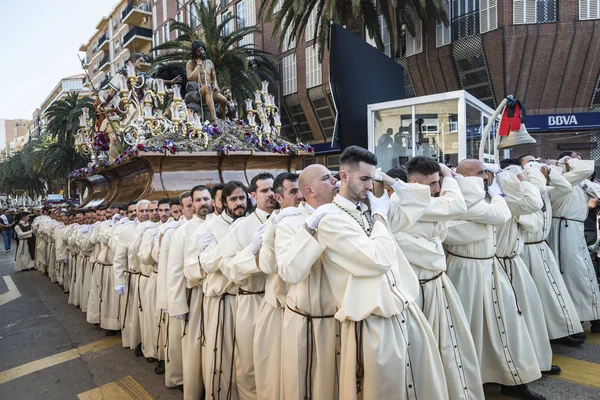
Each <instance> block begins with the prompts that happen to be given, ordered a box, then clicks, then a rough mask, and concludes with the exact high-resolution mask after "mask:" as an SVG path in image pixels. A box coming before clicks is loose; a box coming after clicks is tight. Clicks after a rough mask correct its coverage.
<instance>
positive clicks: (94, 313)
mask: <svg viewBox="0 0 600 400" xmlns="http://www.w3.org/2000/svg"><path fill="white" fill-rule="evenodd" d="M100 225H101V222H96V223H95V224H94V225H93V227H92V230H91V231H90V234H89V235H88V239H87V242H84V246H86V247H87V246H90V247H91V248H92V251H91V254H90V258H89V260H88V264H89V265H90V268H91V271H92V273H91V279H90V287H89V289H88V290H89V295H88V304H87V314H86V321H87V322H89V323H90V324H99V323H100V300H101V293H100V284H101V281H102V265H100V264H98V254H99V253H100V242H99V241H98V232H99V230H100Z"/></svg>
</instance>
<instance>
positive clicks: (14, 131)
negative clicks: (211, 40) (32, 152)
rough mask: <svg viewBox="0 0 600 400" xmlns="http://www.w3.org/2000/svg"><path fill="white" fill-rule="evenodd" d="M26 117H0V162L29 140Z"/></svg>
mask: <svg viewBox="0 0 600 400" xmlns="http://www.w3.org/2000/svg"><path fill="white" fill-rule="evenodd" d="M28 124H29V120H26V119H1V118H0V162H2V161H4V160H6V159H7V158H9V157H11V156H12V155H13V154H14V152H15V151H19V150H21V148H22V147H23V146H24V145H25V143H27V142H28V141H29V131H28V130H27V125H28Z"/></svg>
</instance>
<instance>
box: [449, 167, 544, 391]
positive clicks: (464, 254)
mask: <svg viewBox="0 0 600 400" xmlns="http://www.w3.org/2000/svg"><path fill="white" fill-rule="evenodd" d="M456 172H458V173H459V174H461V175H463V177H461V178H460V179H458V180H457V181H458V185H459V186H460V189H461V192H462V194H463V198H464V199H465V204H466V206H467V212H466V213H464V214H462V215H459V216H456V217H455V220H454V221H451V222H449V223H448V233H447V235H446V239H445V240H444V246H445V248H446V251H447V253H448V258H447V260H446V263H447V265H448V268H447V274H448V277H449V278H450V280H451V281H452V283H453V284H454V287H455V288H456V291H457V292H458V295H459V297H460V300H461V303H462V305H463V308H464V310H465V315H466V316H467V319H468V321H469V325H470V329H471V334H472V335H473V340H474V342H475V349H476V351H477V356H478V357H479V365H480V368H481V378H482V382H483V383H487V382H494V383H499V384H501V385H503V386H502V393H503V394H506V395H511V396H514V397H519V398H522V399H534V400H538V399H544V397H543V396H540V395H538V394H537V393H534V392H532V391H531V390H529V388H528V387H527V383H529V382H532V381H534V380H536V379H539V378H540V376H541V372H540V366H539V364H538V362H537V357H536V354H535V350H534V347H533V343H532V342H531V337H530V336H529V332H528V330H527V325H526V323H525V319H524V318H523V315H522V314H521V313H520V310H519V308H518V307H517V299H516V297H515V294H514V292H513V289H512V286H511V283H510V280H509V278H508V276H507V274H506V272H505V271H504V270H503V269H502V266H501V265H500V262H499V261H498V260H497V259H496V258H495V249H496V246H497V241H496V232H497V229H498V227H499V226H502V225H503V224H505V223H506V222H507V221H508V220H509V219H510V218H511V213H510V210H509V208H508V206H507V205H506V202H505V201H504V198H503V197H502V193H501V190H500V188H499V187H497V185H491V186H490V187H489V188H488V189H487V192H488V193H487V194H488V195H489V197H490V198H491V199H490V200H489V201H488V200H487V199H486V193H485V189H484V188H485V186H484V180H485V179H487V174H486V172H485V168H484V166H483V163H482V162H481V161H479V160H469V159H467V160H463V161H461V162H460V163H459V164H458V168H457V171H456Z"/></svg>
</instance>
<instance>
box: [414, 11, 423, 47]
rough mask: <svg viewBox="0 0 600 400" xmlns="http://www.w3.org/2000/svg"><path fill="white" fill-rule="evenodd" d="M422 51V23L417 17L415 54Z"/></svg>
mask: <svg viewBox="0 0 600 400" xmlns="http://www.w3.org/2000/svg"><path fill="white" fill-rule="evenodd" d="M422 51H423V23H422V22H421V20H420V19H418V18H417V23H416V24H415V54H418V53H420V52H422Z"/></svg>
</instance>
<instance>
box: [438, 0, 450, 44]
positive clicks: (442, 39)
mask: <svg viewBox="0 0 600 400" xmlns="http://www.w3.org/2000/svg"><path fill="white" fill-rule="evenodd" d="M450 10H451V7H450V2H449V0H444V11H446V15H447V16H448V25H444V23H443V22H438V24H437V25H436V27H435V36H436V41H435V45H436V47H442V46H445V45H447V44H450V42H451V41H452V39H451V36H450V35H451V34H452V31H451V26H452V24H451V23H450V21H452V15H451V11H450Z"/></svg>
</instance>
